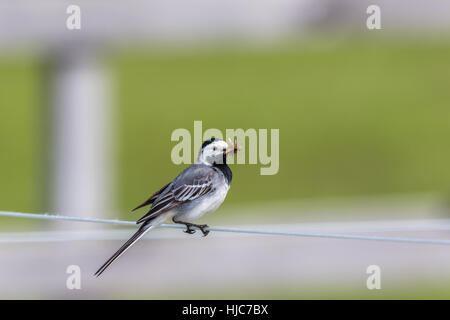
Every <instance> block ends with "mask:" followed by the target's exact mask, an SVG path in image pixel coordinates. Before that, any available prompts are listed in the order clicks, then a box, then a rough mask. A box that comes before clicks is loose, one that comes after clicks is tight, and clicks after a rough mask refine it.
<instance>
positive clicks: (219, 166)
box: [213, 163, 233, 185]
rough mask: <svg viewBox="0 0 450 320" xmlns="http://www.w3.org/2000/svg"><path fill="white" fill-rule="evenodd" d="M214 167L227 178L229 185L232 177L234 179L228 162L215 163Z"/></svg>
mask: <svg viewBox="0 0 450 320" xmlns="http://www.w3.org/2000/svg"><path fill="white" fill-rule="evenodd" d="M213 168H217V169H219V170H220V171H221V172H222V173H223V175H224V176H225V178H226V179H227V182H228V185H230V183H231V179H233V173H232V172H231V169H230V167H229V166H228V165H227V164H226V163H223V164H216V163H214V164H213Z"/></svg>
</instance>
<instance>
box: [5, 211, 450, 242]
mask: <svg viewBox="0 0 450 320" xmlns="http://www.w3.org/2000/svg"><path fill="white" fill-rule="evenodd" d="M0 216H5V217H15V218H25V219H44V220H63V221H76V222H91V223H107V224H115V225H136V223H135V222H133V221H124V220H117V219H116V220H111V219H97V218H80V217H70V216H60V215H53V214H48V213H46V214H36V213H21V212H10V211H0ZM160 227H164V228H174V229H184V228H185V227H184V226H182V225H172V224H162V225H161V226H160ZM209 230H210V231H217V232H233V233H246V234H259V235H276V236H295V237H312V238H329V239H348V240H370V241H384V242H403V243H420V244H439V245H450V239H423V238H403V237H382V236H365V235H348V234H333V233H307V232H295V231H276V230H258V229H246V228H229V227H209ZM3 243H4V242H3Z"/></svg>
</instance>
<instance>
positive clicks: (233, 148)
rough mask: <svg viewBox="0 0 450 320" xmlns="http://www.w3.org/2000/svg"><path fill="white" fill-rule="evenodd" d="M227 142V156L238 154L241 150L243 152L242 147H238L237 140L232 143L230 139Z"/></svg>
mask: <svg viewBox="0 0 450 320" xmlns="http://www.w3.org/2000/svg"><path fill="white" fill-rule="evenodd" d="M227 142H228V148H227V149H226V150H225V154H229V153H236V152H238V151H239V150H241V147H239V146H238V145H237V142H236V138H235V139H234V142H233V141H231V139H230V138H228V141H227Z"/></svg>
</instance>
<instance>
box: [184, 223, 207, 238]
mask: <svg viewBox="0 0 450 320" xmlns="http://www.w3.org/2000/svg"><path fill="white" fill-rule="evenodd" d="M192 227H195V228H198V229H199V230H200V231H201V232H202V233H203V236H204V237H206V236H207V235H208V233H209V230H207V228H209V226H208V225H207V224H193V223H186V230H185V231H184V232H186V233H189V234H193V233H195V231H196V230H195V229H192Z"/></svg>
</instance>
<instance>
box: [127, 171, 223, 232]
mask: <svg viewBox="0 0 450 320" xmlns="http://www.w3.org/2000/svg"><path fill="white" fill-rule="evenodd" d="M216 174H217V172H216V171H215V170H214V169H212V168H210V167H208V166H206V165H198V164H194V165H191V166H189V167H188V168H186V170H184V171H183V172H182V173H180V175H179V176H178V177H176V178H175V180H174V181H173V183H172V185H171V186H170V190H167V189H166V190H164V193H163V194H161V195H160V196H159V197H158V198H157V199H156V200H155V201H154V202H153V205H152V207H151V209H150V211H149V212H148V213H147V214H146V215H145V216H143V217H142V218H140V219H139V220H138V221H137V222H136V223H138V224H139V223H142V222H147V221H149V220H152V219H153V218H155V217H157V216H159V215H160V214H162V213H164V212H167V211H169V210H171V209H173V208H176V207H178V206H179V205H180V204H182V203H185V202H188V201H192V200H195V199H198V198H200V197H202V196H204V195H205V194H207V193H209V192H211V191H212V190H213V187H212V183H213V179H214V176H215V175H216Z"/></svg>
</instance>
